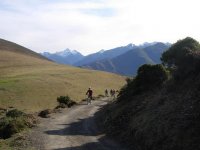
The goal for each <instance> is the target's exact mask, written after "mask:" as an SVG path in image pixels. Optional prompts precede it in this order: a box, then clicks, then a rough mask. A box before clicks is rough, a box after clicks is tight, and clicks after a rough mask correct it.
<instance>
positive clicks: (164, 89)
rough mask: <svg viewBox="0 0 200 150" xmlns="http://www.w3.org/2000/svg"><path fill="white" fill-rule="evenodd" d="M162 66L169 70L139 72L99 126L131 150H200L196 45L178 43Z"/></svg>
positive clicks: (198, 55) (199, 59) (155, 67)
mask: <svg viewBox="0 0 200 150" xmlns="http://www.w3.org/2000/svg"><path fill="white" fill-rule="evenodd" d="M162 61H163V63H164V64H166V66H168V67H167V69H168V71H167V70H166V68H165V67H166V66H165V67H164V66H162V65H143V66H142V67H140V68H139V70H138V74H137V76H136V77H135V79H130V80H128V82H127V84H126V86H124V88H123V89H121V91H120V95H119V97H118V99H117V101H115V102H114V103H113V104H111V105H110V106H109V107H108V108H107V109H106V111H104V113H105V114H103V121H101V122H104V123H105V124H104V125H105V129H106V131H107V133H108V134H110V135H112V136H113V137H115V138H117V139H118V140H120V141H122V142H125V143H126V144H127V145H129V147H131V148H132V149H137V150H199V149H200V143H199V141H200V135H199V133H200V128H199V127H200V90H199V89H200V44H199V43H198V42H197V41H195V40H194V39H192V38H185V39H183V40H180V41H178V42H177V43H175V44H174V45H172V47H170V48H169V50H168V51H166V52H164V53H163V55H162ZM169 70H170V72H169ZM168 75H170V76H168ZM167 76H168V78H166V77H167ZM105 116H106V117H105Z"/></svg>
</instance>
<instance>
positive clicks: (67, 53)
mask: <svg viewBox="0 0 200 150" xmlns="http://www.w3.org/2000/svg"><path fill="white" fill-rule="evenodd" d="M41 54H42V55H43V56H45V57H47V58H48V59H50V60H53V61H55V62H57V63H59V64H68V65H73V64H74V63H76V62H78V61H80V60H81V59H83V57H84V56H83V55H82V54H81V53H79V52H78V51H76V50H70V49H66V50H64V51H60V52H56V53H49V52H44V53H41Z"/></svg>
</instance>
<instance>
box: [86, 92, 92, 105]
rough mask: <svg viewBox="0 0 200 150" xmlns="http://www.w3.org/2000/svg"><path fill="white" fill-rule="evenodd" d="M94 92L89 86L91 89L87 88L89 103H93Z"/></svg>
mask: <svg viewBox="0 0 200 150" xmlns="http://www.w3.org/2000/svg"><path fill="white" fill-rule="evenodd" d="M92 94H93V91H92V89H91V88H89V89H88V90H87V92H86V95H87V96H88V98H87V104H89V103H90V104H91V100H92Z"/></svg>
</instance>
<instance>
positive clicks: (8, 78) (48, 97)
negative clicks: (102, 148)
mask: <svg viewBox="0 0 200 150" xmlns="http://www.w3.org/2000/svg"><path fill="white" fill-rule="evenodd" d="M0 70H1V72H0V95H1V98H0V107H9V106H14V107H17V108H19V109H24V110H25V111H38V110H41V109H44V108H52V107H55V106H56V98H57V97H58V96H60V95H67V94H68V95H69V96H70V97H72V99H74V100H76V101H79V100H81V99H82V98H85V91H86V90H87V89H88V87H89V86H91V87H92V88H93V89H94V94H95V95H98V94H103V92H104V90H105V88H115V89H118V88H120V87H121V86H122V85H123V84H124V78H123V77H121V76H117V75H115V74H109V73H104V72H99V71H91V70H87V69H80V68H75V67H70V66H64V65H58V64H56V63H54V62H51V61H49V60H47V59H46V58H44V57H43V56H40V55H39V54H37V53H35V52H33V51H30V50H28V49H26V48H24V47H22V46H19V45H17V44H14V43H12V42H8V41H5V40H0ZM116 81H117V82H116Z"/></svg>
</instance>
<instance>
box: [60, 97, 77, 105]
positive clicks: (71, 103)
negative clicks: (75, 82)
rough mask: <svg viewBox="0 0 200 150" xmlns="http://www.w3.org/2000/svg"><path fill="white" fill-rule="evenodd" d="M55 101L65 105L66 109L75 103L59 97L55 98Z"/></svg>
mask: <svg viewBox="0 0 200 150" xmlns="http://www.w3.org/2000/svg"><path fill="white" fill-rule="evenodd" d="M57 101H58V103H59V104H65V105H67V106H68V107H71V106H73V105H75V104H76V102H75V101H73V100H71V98H70V97H69V96H60V97H57Z"/></svg>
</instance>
